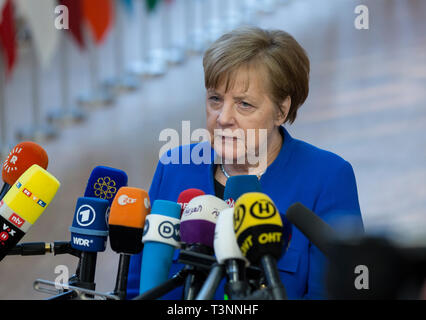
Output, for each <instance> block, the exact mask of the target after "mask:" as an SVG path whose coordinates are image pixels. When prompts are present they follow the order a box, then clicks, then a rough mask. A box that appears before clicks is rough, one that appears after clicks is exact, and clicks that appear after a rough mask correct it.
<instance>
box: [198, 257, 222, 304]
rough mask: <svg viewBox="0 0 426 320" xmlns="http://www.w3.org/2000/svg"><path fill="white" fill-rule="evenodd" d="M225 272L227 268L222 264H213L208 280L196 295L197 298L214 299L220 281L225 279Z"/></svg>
mask: <svg viewBox="0 0 426 320" xmlns="http://www.w3.org/2000/svg"><path fill="white" fill-rule="evenodd" d="M224 273H225V270H224V266H223V265H222V264H215V265H213V266H212V268H211V270H210V273H209V276H208V277H207V280H206V281H205V282H204V285H203V287H202V288H201V290H200V292H199V293H198V295H197V297H196V300H212V299H213V297H214V294H215V293H216V290H217V287H218V286H219V284H220V281H221V280H222V279H223V276H224Z"/></svg>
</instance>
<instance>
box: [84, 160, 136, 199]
mask: <svg viewBox="0 0 426 320" xmlns="http://www.w3.org/2000/svg"><path fill="white" fill-rule="evenodd" d="M127 180H128V178H127V174H126V173H125V172H124V171H123V170H120V169H115V168H110V167H106V166H97V167H95V168H94V169H93V170H92V173H91V174H90V177H89V181H88V182H87V185H86V190H85V192H84V196H85V197H93V198H99V199H105V200H108V202H109V205H110V206H111V204H112V201H113V200H114V197H115V195H116V194H117V192H118V190H119V189H120V188H121V187H125V186H127Z"/></svg>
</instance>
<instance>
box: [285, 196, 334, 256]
mask: <svg viewBox="0 0 426 320" xmlns="http://www.w3.org/2000/svg"><path fill="white" fill-rule="evenodd" d="M286 218H287V219H288V220H289V221H290V222H291V223H292V224H294V225H295V226H296V227H297V228H298V229H299V230H300V231H301V232H302V233H303V234H304V235H305V236H306V237H307V238H308V239H309V241H311V242H312V243H313V244H314V245H315V246H316V247H317V248H318V249H319V250H321V252H322V253H323V254H325V255H326V256H328V257H329V256H330V246H331V245H332V243H334V242H335V241H336V240H337V238H338V237H337V233H336V231H335V230H334V229H333V228H332V227H330V226H329V225H328V224H327V223H326V222H324V221H323V220H322V219H321V218H320V217H318V216H317V215H316V214H315V213H314V212H313V211H311V210H309V209H308V208H307V207H305V206H304V205H303V204H301V203H300V202H296V203H294V204H292V205H291V206H290V207H289V208H288V209H287V212H286Z"/></svg>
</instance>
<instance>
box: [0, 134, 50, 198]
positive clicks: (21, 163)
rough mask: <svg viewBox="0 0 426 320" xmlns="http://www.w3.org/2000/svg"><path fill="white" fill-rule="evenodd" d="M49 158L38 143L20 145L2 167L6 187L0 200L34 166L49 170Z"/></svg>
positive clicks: (1, 193) (28, 142) (4, 186)
mask: <svg viewBox="0 0 426 320" xmlns="http://www.w3.org/2000/svg"><path fill="white" fill-rule="evenodd" d="M48 163H49V158H48V156H47V153H46V151H45V150H44V149H43V148H42V147H41V146H40V145H38V144H37V143H34V142H31V141H25V142H21V143H18V144H17V145H16V146H15V147H14V148H13V149H12V150H11V151H10V152H9V155H8V156H7V158H6V160H5V161H4V163H3V167H2V179H3V182H4V185H3V187H2V189H1V191H0V200H1V199H3V197H4V195H5V194H6V193H7V192H8V191H9V189H10V187H11V186H12V185H13V184H14V183H15V182H16V181H17V180H18V178H19V177H20V176H21V175H22V174H23V173H24V172H25V171H27V169H29V168H30V167H31V166H32V165H34V164H37V165H39V166H40V167H42V168H43V169H45V170H46V169H47V165H48Z"/></svg>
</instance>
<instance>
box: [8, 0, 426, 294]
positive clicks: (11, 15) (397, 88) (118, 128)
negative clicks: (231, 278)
mask: <svg viewBox="0 0 426 320" xmlns="http://www.w3.org/2000/svg"><path fill="white" fill-rule="evenodd" d="M59 5H65V6H66V7H67V8H68V10H69V21H68V23H69V29H61V28H62V27H63V26H64V25H66V22H67V21H66V19H65V18H63V17H64V16H63V14H64V11H63V9H64V8H63V7H57V6H59ZM360 5H362V6H361V7H359V6H360ZM0 10H1V14H0V61H1V63H0V150H1V159H2V161H3V159H5V157H6V155H7V153H8V151H9V150H10V148H11V147H13V146H14V145H16V144H17V143H18V142H20V141H23V140H32V141H35V142H37V143H39V144H40V145H41V146H43V148H45V150H46V151H47V153H48V155H49V167H48V171H49V172H51V173H52V174H53V175H55V176H56V177H57V178H58V179H59V180H60V182H61V188H60V189H59V191H58V193H57V195H56V197H55V199H54V201H53V202H52V203H51V205H50V206H49V207H48V209H47V210H46V212H45V213H44V214H43V215H42V216H41V217H40V219H39V221H38V222H37V223H36V224H35V225H34V226H33V227H32V228H31V229H30V231H29V232H28V234H27V235H26V236H25V238H24V239H23V240H22V241H23V242H31V241H45V242H51V241H57V240H58V241H60V240H69V239H70V233H69V231H68V228H69V226H70V225H71V222H72V218H73V215H74V210H75V205H76V201H77V198H78V197H80V196H83V193H84V190H85V187H86V183H87V180H88V178H89V176H90V173H91V171H92V169H93V168H94V167H95V166H98V165H106V166H110V167H114V168H119V169H122V170H124V171H125V172H126V173H127V175H128V177H129V183H128V184H129V186H133V187H139V188H143V189H145V190H149V186H150V183H151V179H152V176H153V173H154V170H155V166H156V163H157V162H158V154H159V150H160V148H161V147H162V146H163V145H164V143H165V142H162V141H159V134H160V132H161V131H162V130H163V129H166V128H172V129H175V130H177V132H179V133H180V132H181V124H182V121H184V120H189V121H191V122H190V123H191V130H195V129H197V128H203V127H205V109H204V108H205V102H204V99H205V88H204V78H203V69H202V54H203V51H204V50H205V49H206V48H207V46H208V45H209V44H210V43H211V42H212V41H214V40H215V39H216V38H218V37H219V36H220V35H221V34H222V33H224V32H226V31H229V30H231V29H233V28H235V27H237V26H239V25H244V24H250V25H257V26H260V27H264V28H278V29H282V30H285V31H287V32H289V33H290V34H292V35H293V36H294V37H295V38H296V40H297V41H298V42H299V43H300V44H301V45H302V46H303V47H304V48H305V49H306V51H307V53H308V55H309V57H310V59H311V80H310V94H309V97H308V99H307V101H306V102H305V104H304V105H303V106H302V108H301V109H300V111H299V113H298V118H297V119H296V121H295V123H294V124H293V125H290V126H287V129H288V130H289V132H290V134H292V136H293V137H295V138H298V139H301V140H304V141H307V142H309V143H311V144H313V145H315V146H317V147H320V148H323V149H327V150H330V151H332V152H335V153H337V154H339V155H340V156H342V157H343V158H344V159H346V160H348V161H349V162H350V163H351V164H352V166H353V168H354V171H355V175H356V179H357V184H358V194H359V201H360V205H361V211H362V215H363V219H364V224H365V228H366V231H367V232H372V233H374V232H388V231H389V230H390V231H392V232H393V233H392V234H394V235H395V237H398V240H400V241H401V243H413V242H416V243H419V242H422V241H424V240H425V239H426V237H425V234H426V232H425V231H424V230H426V90H425V86H426V54H425V52H426V33H425V30H426V1H424V0H374V1H373V0H363V1H356V0H322V1H317V0H281V1H279V0H167V1H166V0H163V1H160V0H157V1H156V0H133V1H132V0H79V1H77V0H68V1H66V0H63V1H56V0H38V1H30V0H0ZM55 10H56V11H55ZM362 14H364V18H363V19H360V15H362ZM365 17H368V19H367V18H365ZM1 56H2V58H1ZM422 243H423V244H424V243H426V241H425V242H422ZM57 265H65V266H67V267H68V268H69V270H70V275H71V274H72V273H74V272H75V269H76V266H77V258H75V257H72V256H53V255H46V256H35V257H20V256H10V257H6V258H5V259H4V260H3V261H2V262H1V263H0V283H1V285H0V299H44V298H46V297H48V295H46V294H43V293H39V292H36V291H35V290H34V289H33V287H32V284H33V281H34V280H35V279H37V278H42V279H47V280H52V281H54V279H55V278H56V276H57V274H55V267H56V266H57ZM117 267H118V255H117V254H115V253H114V252H112V250H111V249H110V247H109V244H108V247H107V250H106V251H105V252H103V253H100V254H98V260H97V269H96V288H97V290H98V291H103V292H107V291H112V290H113V288H114V284H115V277H116V272H117Z"/></svg>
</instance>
